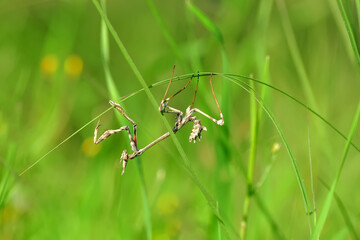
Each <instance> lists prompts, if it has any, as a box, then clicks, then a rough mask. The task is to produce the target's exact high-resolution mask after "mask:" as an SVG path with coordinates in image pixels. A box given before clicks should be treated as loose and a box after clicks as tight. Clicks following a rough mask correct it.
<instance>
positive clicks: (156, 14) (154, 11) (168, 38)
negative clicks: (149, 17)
mask: <svg viewBox="0 0 360 240" xmlns="http://www.w3.org/2000/svg"><path fill="white" fill-rule="evenodd" d="M146 2H147V4H148V6H149V8H150V10H151V13H152V14H153V16H154V17H155V19H156V21H157V22H158V24H159V25H160V28H161V31H162V33H163V34H164V37H165V39H166V41H167V42H168V44H169V45H170V47H171V49H172V51H173V52H174V54H175V56H176V57H177V59H178V60H179V62H180V63H181V66H182V67H183V68H184V70H185V71H186V72H189V71H190V66H189V64H188V63H187V62H186V58H185V57H184V54H183V53H182V51H181V49H180V47H179V45H178V44H177V43H176V41H175V39H174V37H173V36H172V35H171V33H170V31H169V29H168V28H167V27H166V24H165V21H164V19H163V18H162V17H161V15H160V13H159V11H158V9H157V8H156V5H155V3H154V1H153V0H146Z"/></svg>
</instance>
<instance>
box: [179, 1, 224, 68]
mask: <svg viewBox="0 0 360 240" xmlns="http://www.w3.org/2000/svg"><path fill="white" fill-rule="evenodd" d="M186 5H187V6H188V8H189V9H190V10H191V12H192V13H194V15H195V16H196V17H197V18H198V19H199V21H200V22H201V23H202V24H203V25H204V27H205V28H206V29H207V30H208V31H209V32H210V33H212V34H213V35H214V36H215V37H216V39H217V40H218V41H219V43H220V44H221V59H222V64H223V67H222V69H223V72H224V73H228V72H229V71H230V64H229V60H228V58H227V54H226V51H225V42H224V37H223V35H222V34H221V31H220V29H219V28H218V27H217V26H216V25H215V24H214V23H213V21H211V19H210V18H209V17H208V16H206V14H204V13H203V12H202V11H201V10H200V9H199V8H197V7H196V6H195V5H194V4H192V2H191V1H190V0H186Z"/></svg>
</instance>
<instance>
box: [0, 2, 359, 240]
mask: <svg viewBox="0 0 360 240" xmlns="http://www.w3.org/2000/svg"><path fill="white" fill-rule="evenodd" d="M106 5H107V6H106V9H107V15H108V17H109V20H110V22H111V23H112V24H113V26H114V28H115V30H116V31H117V33H118V35H119V36H120V38H121V40H122V41H123V43H124V45H125V47H126V49H127V51H128V52H129V54H130V55H131V57H132V58H133V60H134V62H135V64H136V66H137V68H138V69H139V71H140V72H141V74H142V76H143V77H144V79H145V81H146V83H147V84H153V83H157V82H159V81H161V80H164V79H168V78H169V77H170V75H171V70H172V67H173V65H176V69H175V76H179V75H183V74H189V73H196V72H197V71H200V72H210V71H214V72H226V73H233V74H241V75H245V76H253V77H254V78H256V79H259V80H262V81H267V82H268V83H270V84H271V85H273V86H276V87H278V88H280V89H281V90H283V91H285V92H286V93H288V94H290V95H292V96H294V97H296V98H298V99H299V100H300V101H302V102H303V103H304V104H306V105H309V106H310V107H311V108H313V109H314V110H316V111H317V112H318V113H319V114H320V115H322V116H323V117H324V118H325V119H327V120H328V121H329V122H331V123H332V124H333V125H334V126H335V127H336V128H337V129H338V130H339V131H341V132H342V133H344V134H345V135H347V134H348V132H349V131H350V125H351V122H352V119H353V117H354V113H355V109H356V106H357V102H358V100H359V92H360V91H359V90H360V81H359V74H358V73H359V71H358V70H359V69H358V66H357V65H356V59H355V54H354V52H353V51H352V48H351V45H350V41H349V37H348V35H347V32H346V28H345V24H344V22H343V20H342V17H341V14H340V11H339V8H338V5H337V4H336V1H310V0H303V1H300V0H288V1H284V0H275V1H272V0H259V1H250V0H241V1H236V0H225V1H215V0H211V1H205V0H196V1H192V3H190V2H188V1H164V0H156V1H151V0H148V1H113V0H109V1H108V2H107V3H106ZM344 5H345V8H346V11H347V12H348V14H349V17H350V18H351V21H352V23H353V24H352V27H353V29H359V24H358V22H357V17H358V15H357V12H356V6H357V5H356V3H354V2H351V1H350V2H346V3H345V4H344ZM199 12H201V13H202V14H203V15H199V14H198V15H197V14H196V13H199ZM204 16H206V17H205V18H204ZM201 17H203V18H201ZM201 19H202V20H204V19H205V20H209V21H210V23H211V24H214V25H211V26H209V25H208V26H206V24H204V21H202V20H201ZM0 20H1V21H0V89H1V94H0V163H1V164H0V181H1V182H0V183H1V185H0V187H1V188H0V239H3V240H8V239H156V240H165V239H227V238H229V237H230V238H232V239H239V238H240V237H244V236H245V238H246V239H280V238H285V239H308V238H309V236H310V229H309V228H310V227H309V225H311V224H310V223H309V220H308V216H309V214H307V213H306V212H305V210H304V203H303V196H302V194H301V192H300V190H299V187H298V182H297V180H296V176H295V174H294V170H293V168H292V165H291V161H290V158H289V155H288V154H287V151H286V149H285V147H284V145H283V142H282V141H281V138H280V137H279V135H278V133H277V131H276V129H275V127H274V125H273V124H272V122H271V121H270V120H269V118H268V116H267V115H266V114H265V113H264V112H263V113H262V117H261V118H259V121H258V125H257V127H258V135H257V141H256V142H255V146H256V148H255V152H256V155H255V156H253V159H254V160H255V164H254V169H253V174H250V175H253V185H254V186H255V185H256V186H258V187H257V188H256V193H255V195H251V191H250V192H249V191H247V183H248V181H249V180H247V179H248V177H247V175H248V173H247V171H248V166H249V159H251V157H250V155H251V154H250V153H251V152H252V150H251V146H254V145H253V144H254V141H252V139H253V138H252V136H253V135H252V129H253V128H252V127H253V126H252V123H253V122H254V121H253V119H252V118H251V116H252V110H253V109H254V102H253V100H252V98H251V96H249V94H248V93H247V92H246V91H244V90H243V89H242V88H240V87H239V86H237V85H234V84H232V83H231V82H229V81H227V80H226V79H224V78H222V77H219V76H216V77H214V85H215V93H216V96H217V98H218V100H219V102H220V105H221V106H222V108H223V112H224V115H225V126H223V127H221V126H217V125H215V124H214V123H213V122H211V121H209V120H207V119H205V118H204V117H201V116H199V118H200V119H202V123H203V124H204V125H205V126H206V127H207V128H208V131H207V132H204V133H203V139H202V141H201V142H197V143H196V144H193V143H191V144H190V143H189V142H188V136H189V134H190V132H191V126H190V124H189V126H185V127H184V128H183V129H182V130H181V131H179V132H178V133H177V134H176V136H177V138H178V140H179V142H180V143H181V146H182V148H183V149H184V151H185V153H186V155H187V157H188V158H189V162H190V163H191V169H193V171H194V176H196V178H198V179H199V182H201V184H202V185H203V187H204V188H205V189H206V191H207V192H208V193H209V194H210V195H211V197H210V198H211V199H213V200H214V202H213V203H214V205H215V206H216V208H218V210H219V213H220V216H221V218H222V219H223V220H224V225H225V227H224V226H221V225H222V224H221V223H220V222H219V221H218V220H217V218H216V217H215V215H214V211H213V210H214V209H212V208H211V207H209V204H208V203H209V202H208V201H207V199H208V200H209V198H206V197H205V195H204V192H202V191H200V189H199V186H198V185H197V184H195V182H194V181H193V180H192V179H191V176H190V174H189V173H188V172H187V171H186V170H184V163H183V161H182V160H181V156H180V154H179V153H178V150H177V148H176V147H175V146H174V143H173V141H172V140H171V139H170V138H169V139H166V140H164V141H162V142H161V143H159V144H157V145H155V146H154V147H153V148H151V149H149V150H148V151H146V152H145V153H144V154H143V155H142V156H141V158H140V159H139V160H138V162H136V161H135V160H131V161H130V162H129V163H128V167H127V170H126V172H125V174H124V175H123V176H121V175H120V173H121V166H120V164H119V159H120V156H121V153H122V150H123V149H125V148H126V149H128V151H130V148H129V141H128V138H127V136H126V134H125V133H120V134H117V135H115V136H112V137H110V138H109V139H107V140H106V141H104V142H102V143H101V144H100V145H94V144H93V131H94V127H95V125H96V122H93V123H91V124H90V125H89V126H87V127H86V128H84V129H83V130H82V131H80V132H79V133H78V134H77V135H75V136H74V137H72V138H71V139H70V140H68V141H66V142H65V143H64V144H63V145H61V146H60V147H59V148H57V149H56V150H55V151H54V152H52V153H51V154H49V155H48V156H47V157H46V158H44V159H43V160H41V161H40V162H39V164H37V165H36V166H34V167H33V168H32V169H31V170H29V171H28V172H26V173H25V174H24V175H22V176H20V177H19V176H18V175H19V174H20V173H21V172H22V171H23V170H24V169H26V168H27V167H28V166H30V165H31V164H32V163H34V162H35V161H37V160H38V159H39V158H41V157H42V156H43V155H44V154H46V153H47V152H48V151H49V150H51V149H52V148H53V147H54V146H56V145H57V144H58V143H60V142H61V141H63V140H64V139H66V138H67V137H68V136H70V135H71V134H72V133H74V132H75V131H76V130H78V129H79V128H81V127H82V126H84V125H85V124H86V123H88V122H89V121H90V120H92V119H93V118H94V117H96V116H97V115H99V114H100V113H102V112H103V111H105V110H106V109H107V108H108V107H109V105H108V100H109V99H112V96H111V94H110V93H109V87H107V83H106V76H105V74H104V70H105V71H106V69H110V72H111V75H112V78H113V80H114V83H115V88H116V89H117V91H118V92H119V94H120V95H121V96H122V95H127V94H130V93H132V92H134V91H136V90H138V89H141V85H140V83H139V82H138V81H137V79H136V77H135V75H134V73H133V72H132V70H131V69H130V68H129V65H128V62H127V61H126V60H125V59H124V57H123V55H122V53H121V51H120V50H119V48H118V46H117V44H116V43H115V41H114V39H113V37H112V36H111V35H109V37H108V42H109V57H110V61H109V65H107V64H106V61H105V62H104V61H103V55H102V51H104V50H105V51H106V48H104V45H102V44H101V40H100V39H101V36H105V35H104V33H102V32H101V17H100V15H99V13H98V11H97V10H96V8H95V6H94V4H93V3H92V2H91V1H84V0H77V1H68V0H67V1H66V0H57V1H50V0H14V1H1V2H0ZM213 26H216V27H217V28H215V29H214V28H213ZM209 29H210V31H209ZM211 29H213V31H211ZM358 32H359V31H358V30H357V31H356V33H358ZM102 34H103V35H102ZM217 34H218V35H217ZM356 40H358V38H356ZM105 41H106V38H105ZM106 42H107V41H106ZM267 64H268V65H267ZM267 66H269V68H268V70H266V69H267ZM208 80H209V77H206V76H204V77H201V78H200V84H199V89H198V95H197V100H196V103H195V106H196V107H198V108H200V109H202V110H204V111H206V112H207V113H209V114H210V115H211V116H215V117H217V116H218V113H217V108H216V105H215V102H214V100H213V97H212V94H211V89H210V85H209V82H208ZM185 83H186V81H178V82H175V83H173V84H172V86H171V89H170V93H173V92H175V91H177V90H178V89H180V88H181V87H182V86H184V85H185ZM255 88H256V91H257V93H259V95H260V94H261V92H262V94H263V95H262V96H263V97H264V101H265V103H266V104H267V106H268V107H269V109H271V110H272V112H273V113H274V115H275V118H276V119H277V121H278V122H279V124H280V126H281V128H282V130H283V131H284V134H285V136H286V138H287V140H288V143H289V145H290V147H291V150H292V151H293V153H294V156H295V159H296V161H297V162H298V165H299V169H300V171H301V174H302V177H303V181H304V184H305V186H306V191H307V193H308V195H309V196H310V197H311V199H310V200H311V205H312V206H313V201H314V202H315V207H314V208H315V212H316V214H317V215H319V213H321V209H322V205H323V203H324V200H325V197H326V195H327V193H328V189H327V188H326V187H324V185H323V184H322V183H321V182H322V181H323V182H325V183H326V184H327V185H331V183H332V181H333V179H334V178H335V174H336V172H337V170H338V169H339V165H340V161H341V156H342V152H343V149H344V146H345V143H346V140H344V139H343V138H341V136H339V134H337V133H335V132H334V131H333V130H331V129H330V128H329V127H328V126H326V124H325V123H324V122H322V121H320V120H319V119H318V118H316V117H315V116H314V115H312V114H311V113H310V112H309V111H307V110H306V109H305V108H303V107H301V106H300V105H299V104H296V103H295V102H293V101H291V100H290V99H289V98H288V97H285V96H284V95H281V94H279V93H278V92H276V91H274V90H271V89H269V88H263V87H262V85H255ZM110 89H111V88H110ZM112 89H114V87H113V88H112ZM165 89H166V84H165V85H162V86H160V87H156V88H152V89H151V92H152V93H153V94H154V96H155V98H156V100H157V101H158V102H160V101H161V99H162V97H163V94H164V91H165ZM194 89H195V81H193V82H192V84H191V85H190V87H189V89H187V90H186V91H184V93H182V94H180V95H179V96H177V97H176V98H175V99H174V101H173V102H172V103H171V105H172V106H174V107H177V108H179V109H181V110H183V111H185V109H186V107H187V106H189V105H190V103H191V101H192V96H193V91H194ZM112 100H114V101H118V100H119V99H112ZM121 104H122V105H123V106H124V107H125V109H126V112H127V113H128V115H129V116H130V117H131V118H132V119H133V120H134V121H135V122H136V123H137V124H138V145H139V147H140V148H142V147H144V146H145V145H146V144H148V143H149V142H151V141H153V140H154V139H155V138H157V137H158V136H160V135H162V134H163V133H165V132H166V131H167V130H166V128H165V126H164V124H163V122H162V121H161V117H160V114H159V113H158V112H156V111H155V110H154V108H153V106H152V105H151V103H150V101H149V100H148V98H147V96H146V94H144V92H142V93H140V94H138V95H136V96H134V97H131V98H129V99H128V100H126V101H125V102H123V103H121ZM255 107H256V106H255ZM257 108H258V109H259V107H257ZM117 117H119V118H120V119H121V123H122V124H128V123H127V122H126V121H125V120H124V118H122V117H121V116H120V115H119V114H118V113H117V112H115V111H113V110H111V111H110V112H108V113H107V114H106V115H104V116H102V117H101V120H102V126H101V129H100V132H102V131H104V130H106V129H116V128H119V127H120V126H119V121H117ZM166 118H167V120H168V121H169V123H170V125H173V123H174V119H173V117H172V116H166ZM353 143H354V144H355V145H356V146H360V131H359V127H358V128H357V130H356V131H355V135H354V138H353ZM310 160H311V161H310ZM359 160H360V156H359V152H357V151H356V150H355V149H354V148H350V151H349V155H348V156H347V160H346V163H345V166H344V169H343V172H342V175H341V178H340V182H339V185H338V187H337V189H336V193H337V196H338V197H339V199H340V200H341V203H342V204H343V207H344V208H343V209H342V208H339V204H338V203H339V201H333V203H332V205H331V208H330V212H329V215H328V218H327V221H326V223H325V226H324V228H323V231H322V235H321V236H322V239H356V237H358V236H359V235H357V234H360V204H359V203H360V191H359V190H358V186H359V182H360V174H359V169H360V161H359ZM310 166H311V168H310ZM312 180H313V183H312ZM312 186H313V187H312ZM249 193H250V194H249ZM246 196H248V200H249V205H248V206H247V203H246V201H247V200H245V199H246V198H247V197H246ZM244 202H245V203H244ZM244 212H247V214H245V216H247V217H245V218H244ZM346 213H348V218H345V219H346V220H347V221H348V222H347V221H346V220H344V215H346ZM310 216H311V217H313V216H314V214H310ZM349 221H350V223H349ZM245 223H246V227H244V224H245ZM244 232H245V233H244Z"/></svg>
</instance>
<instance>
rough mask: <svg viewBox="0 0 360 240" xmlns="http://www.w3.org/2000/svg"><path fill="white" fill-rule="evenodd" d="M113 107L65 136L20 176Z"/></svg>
mask: <svg viewBox="0 0 360 240" xmlns="http://www.w3.org/2000/svg"><path fill="white" fill-rule="evenodd" d="M111 109H112V107H110V108H108V109H106V110H105V111H103V112H102V113H100V114H99V115H97V116H96V117H95V118H93V119H91V120H90V121H89V122H87V123H85V125H83V126H82V127H81V128H79V129H78V130H76V131H75V132H74V133H72V134H71V135H70V136H68V137H67V138H65V139H64V140H63V141H61V142H60V143H59V144H57V145H56V146H55V147H53V148H52V149H50V151H48V152H47V153H45V154H44V155H43V156H41V157H40V158H39V159H38V160H36V161H35V162H34V163H33V164H31V165H30V166H29V167H27V168H26V169H25V170H24V171H22V172H21V173H20V174H19V176H21V175H23V174H24V173H26V172H27V171H29V170H30V169H31V168H33V167H34V166H35V165H37V164H39V163H40V162H41V160H43V159H44V158H46V157H47V156H48V155H49V154H50V153H52V152H53V151H55V150H56V149H58V148H59V147H60V146H61V145H63V144H64V143H65V142H67V141H68V140H69V139H70V138H72V137H73V136H75V135H76V134H78V133H79V132H81V131H82V130H83V129H84V128H86V127H87V126H89V125H90V124H91V123H93V122H94V121H96V120H97V119H99V118H100V117H101V116H102V115H104V114H105V113H107V112H108V111H110V110H111Z"/></svg>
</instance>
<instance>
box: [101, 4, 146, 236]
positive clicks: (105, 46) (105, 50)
mask: <svg viewBox="0 0 360 240" xmlns="http://www.w3.org/2000/svg"><path fill="white" fill-rule="evenodd" d="M102 7H103V9H106V0H102ZM105 11H106V10H104V14H106V12H105ZM101 53H102V57H103V67H104V72H105V79H106V83H107V84H106V85H107V88H108V91H109V92H110V96H111V98H112V99H119V97H120V94H119V91H118V90H117V88H116V84H115V82H114V79H113V77H112V75H111V71H110V67H109V58H110V53H109V39H108V29H107V27H106V24H105V22H104V20H101ZM117 116H118V122H119V124H120V126H123V125H124V124H122V123H123V122H124V121H123V120H122V119H121V118H120V115H119V114H117ZM136 165H137V170H138V174H139V178H140V184H141V197H142V204H143V210H144V223H145V229H146V237H147V239H148V240H150V239H151V237H152V223H151V215H150V213H151V211H150V204H149V200H148V196H147V191H146V184H145V179H144V172H143V171H142V168H141V158H140V157H139V158H136Z"/></svg>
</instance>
